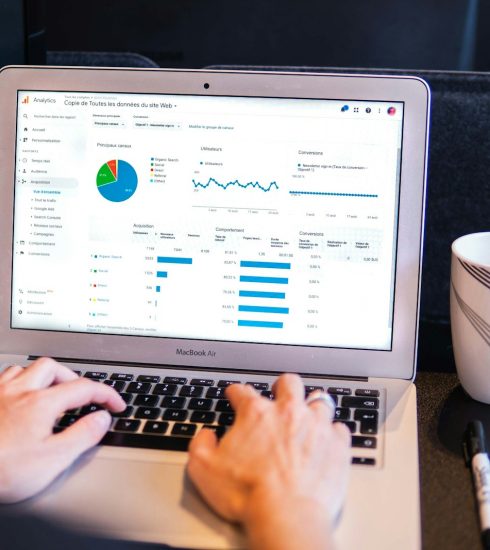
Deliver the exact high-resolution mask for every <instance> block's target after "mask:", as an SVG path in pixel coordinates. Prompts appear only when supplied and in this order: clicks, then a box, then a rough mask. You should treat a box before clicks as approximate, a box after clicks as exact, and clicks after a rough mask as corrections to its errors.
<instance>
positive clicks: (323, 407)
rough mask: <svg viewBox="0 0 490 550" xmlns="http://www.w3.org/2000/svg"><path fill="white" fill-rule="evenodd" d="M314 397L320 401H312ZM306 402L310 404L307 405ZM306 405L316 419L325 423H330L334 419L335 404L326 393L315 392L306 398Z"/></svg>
mask: <svg viewBox="0 0 490 550" xmlns="http://www.w3.org/2000/svg"><path fill="white" fill-rule="evenodd" d="M316 397H319V398H321V399H317V400H314V399H315V398H316ZM308 401H311V403H308ZM306 404H307V405H308V408H309V409H310V410H311V411H313V413H314V414H315V415H316V416H317V417H319V418H320V419H322V420H324V421H326V422H332V420H333V419H334V417H335V409H336V406H335V402H334V400H333V399H332V398H331V397H330V395H328V394H327V393H324V392H322V391H320V390H315V391H314V392H312V393H311V394H310V395H309V396H308V399H307V401H306Z"/></svg>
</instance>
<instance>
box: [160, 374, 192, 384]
mask: <svg viewBox="0 0 490 550" xmlns="http://www.w3.org/2000/svg"><path fill="white" fill-rule="evenodd" d="M163 381H164V382H165V384H187V378H179V377H178V376H165V378H164V379H163Z"/></svg>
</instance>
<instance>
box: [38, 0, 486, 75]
mask: <svg viewBox="0 0 490 550" xmlns="http://www.w3.org/2000/svg"><path fill="white" fill-rule="evenodd" d="M475 2H478V0H397V1H392V0H391V1H388V0H369V1H368V2H366V1H361V0H343V1H342V2H339V1H333V0H86V1H84V2H77V3H74V2H66V0H48V16H47V21H48V49H50V50H89V51H97V50H98V51H134V52H138V53H142V54H144V55H146V56H148V57H150V58H152V59H154V60H155V61H157V62H158V63H159V64H160V65H162V66H168V67H202V66H206V65H210V64H218V63H233V64H258V65H267V64H275V65H317V66H338V67H342V66H345V67H353V66H355V67H391V68H407V69H409V68H411V69H421V68H423V69H435V68H437V69H457V68H467V69H468V68H471V67H468V66H466V67H461V63H462V44H463V43H464V37H465V24H466V22H467V19H468V9H469V6H470V5H472V4H473V5H474V4H475Z"/></svg>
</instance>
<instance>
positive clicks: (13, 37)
mask: <svg viewBox="0 0 490 550" xmlns="http://www.w3.org/2000/svg"><path fill="white" fill-rule="evenodd" d="M25 61H26V58H25V37H24V9H23V3H22V2H21V1H19V0H0V67H2V66H3V65H12V64H17V63H25Z"/></svg>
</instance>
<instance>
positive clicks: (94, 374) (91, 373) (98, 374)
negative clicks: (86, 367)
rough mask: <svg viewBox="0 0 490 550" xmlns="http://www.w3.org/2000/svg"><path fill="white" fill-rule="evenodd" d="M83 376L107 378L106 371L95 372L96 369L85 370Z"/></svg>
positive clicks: (96, 378)
mask: <svg viewBox="0 0 490 550" xmlns="http://www.w3.org/2000/svg"><path fill="white" fill-rule="evenodd" d="M84 376H85V378H90V379H91V380H104V378H107V372H96V371H92V370H90V371H87V372H86V373H85V374H84Z"/></svg>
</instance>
